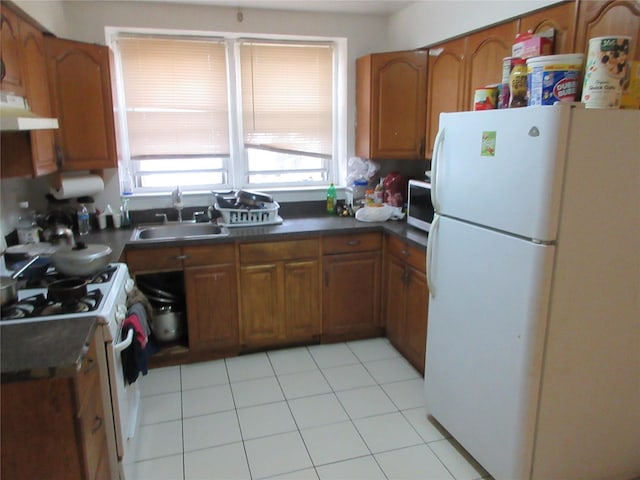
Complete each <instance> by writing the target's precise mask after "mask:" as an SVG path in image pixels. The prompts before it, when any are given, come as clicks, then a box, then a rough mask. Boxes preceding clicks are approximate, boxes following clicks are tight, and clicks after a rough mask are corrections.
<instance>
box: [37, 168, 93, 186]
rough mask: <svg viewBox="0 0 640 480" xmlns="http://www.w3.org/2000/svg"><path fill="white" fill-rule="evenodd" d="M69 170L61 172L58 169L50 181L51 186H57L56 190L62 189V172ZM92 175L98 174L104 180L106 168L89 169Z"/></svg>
mask: <svg viewBox="0 0 640 480" xmlns="http://www.w3.org/2000/svg"><path fill="white" fill-rule="evenodd" d="M63 173H69V172H61V171H60V170H58V171H57V172H54V173H53V174H51V180H50V181H49V185H50V186H51V188H55V189H56V190H60V189H61V188H62V174H63ZM89 173H90V174H91V175H98V176H99V177H100V178H102V180H104V170H89Z"/></svg>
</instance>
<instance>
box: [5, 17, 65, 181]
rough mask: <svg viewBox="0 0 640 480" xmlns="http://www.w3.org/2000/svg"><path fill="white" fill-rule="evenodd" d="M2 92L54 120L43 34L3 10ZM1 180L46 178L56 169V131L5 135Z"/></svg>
mask: <svg viewBox="0 0 640 480" xmlns="http://www.w3.org/2000/svg"><path fill="white" fill-rule="evenodd" d="M1 26H2V62H3V66H4V68H5V70H4V72H5V75H4V77H3V79H2V85H1V88H2V90H3V91H6V92H12V93H14V94H17V95H22V96H24V97H25V98H26V99H27V101H28V103H29V106H30V108H31V110H32V111H33V112H34V113H37V114H38V115H40V116H42V117H51V103H50V95H49V85H48V83H47V70H46V59H45V50H44V41H43V37H42V32H41V31H40V30H38V29H37V28H36V27H35V26H34V25H32V24H31V23H29V22H27V21H25V20H23V19H22V18H21V17H19V16H18V15H16V14H15V13H14V12H12V11H11V10H8V9H7V8H3V9H2V12H1ZM2 143H3V145H2V157H3V162H2V178H8V177H17V176H33V177H38V176H40V175H46V174H48V173H51V172H54V171H55V170H56V168H57V167H56V161H55V155H54V148H53V130H33V131H31V132H4V133H3V134H2Z"/></svg>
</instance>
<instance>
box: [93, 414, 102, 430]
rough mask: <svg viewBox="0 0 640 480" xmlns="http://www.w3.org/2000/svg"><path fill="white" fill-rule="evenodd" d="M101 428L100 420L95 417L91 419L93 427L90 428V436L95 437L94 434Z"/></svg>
mask: <svg viewBox="0 0 640 480" xmlns="http://www.w3.org/2000/svg"><path fill="white" fill-rule="evenodd" d="M101 428H102V418H101V417H99V416H98V415H96V416H95V417H94V419H93V426H92V427H91V435H95V433H96V432H97V431H98V430H100V429H101Z"/></svg>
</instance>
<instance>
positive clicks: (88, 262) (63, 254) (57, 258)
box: [51, 242, 111, 277]
mask: <svg viewBox="0 0 640 480" xmlns="http://www.w3.org/2000/svg"><path fill="white" fill-rule="evenodd" d="M110 256H111V247H110V246H108V245H100V244H85V243H84V242H78V244H77V245H76V246H75V247H73V248H70V249H59V250H58V251H56V252H55V253H54V254H53V255H51V263H52V264H53V266H54V267H55V268H56V270H57V271H59V272H60V273H62V274H63V275H67V276H70V277H88V276H91V275H94V274H96V273H98V272H99V271H100V270H102V269H103V268H104V267H106V266H107V265H108V264H109V258H110Z"/></svg>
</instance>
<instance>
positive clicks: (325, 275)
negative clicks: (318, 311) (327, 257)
mask: <svg viewBox="0 0 640 480" xmlns="http://www.w3.org/2000/svg"><path fill="white" fill-rule="evenodd" d="M324 286H325V287H328V286H329V272H324Z"/></svg>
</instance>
